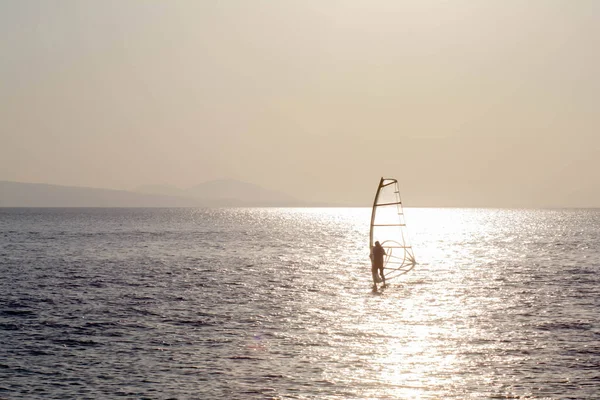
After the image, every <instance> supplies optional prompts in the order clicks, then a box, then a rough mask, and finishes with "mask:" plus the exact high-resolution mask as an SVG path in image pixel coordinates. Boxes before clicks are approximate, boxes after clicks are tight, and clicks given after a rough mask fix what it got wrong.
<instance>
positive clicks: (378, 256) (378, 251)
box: [371, 241, 386, 289]
mask: <svg viewBox="0 0 600 400" xmlns="http://www.w3.org/2000/svg"><path fill="white" fill-rule="evenodd" d="M372 254H373V257H372V260H371V274H372V275H373V287H374V289H377V284H378V283H379V282H383V286H385V275H384V274H383V258H384V257H385V254H386V253H385V249H384V248H383V247H382V246H381V243H379V241H376V242H375V246H373V253H372Z"/></svg>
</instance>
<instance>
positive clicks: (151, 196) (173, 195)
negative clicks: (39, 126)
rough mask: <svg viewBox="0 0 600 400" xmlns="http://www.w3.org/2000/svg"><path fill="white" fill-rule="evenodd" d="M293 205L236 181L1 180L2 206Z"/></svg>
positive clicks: (280, 195) (283, 196)
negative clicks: (114, 185) (134, 184)
mask: <svg viewBox="0 0 600 400" xmlns="http://www.w3.org/2000/svg"><path fill="white" fill-rule="evenodd" d="M269 206H273V207H294V206H310V204H307V203H304V202H301V201H298V200H296V199H294V198H292V197H291V196H288V195H286V194H283V193H279V192H275V191H271V190H267V189H264V188H261V187H260V186H257V185H253V184H250V183H246V182H240V181H235V180H220V181H211V182H206V183H203V184H200V185H197V186H194V187H193V188H190V189H178V188H175V187H170V186H158V185H157V186H144V187H141V188H138V189H137V190H136V191H127V190H112V189H99V188H85V187H75V186H60V185H48V184H40V183H22V182H8V181H0V207H269Z"/></svg>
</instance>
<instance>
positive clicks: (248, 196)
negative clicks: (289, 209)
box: [185, 179, 300, 205]
mask: <svg viewBox="0 0 600 400" xmlns="http://www.w3.org/2000/svg"><path fill="white" fill-rule="evenodd" d="M185 193H186V195H187V196H189V197H193V198H196V199H203V200H210V201H225V202H230V201H242V202H243V203H245V204H253V205H293V204H299V203H300V202H299V201H298V200H297V199H295V198H293V197H292V196H289V195H287V194H285V193H281V192H277V191H274V190H269V189H265V188H263V187H260V186H258V185H255V184H253V183H248V182H241V181H237V180H234V179H221V180H214V181H209V182H204V183H201V184H199V185H196V186H194V187H192V188H189V189H187V190H185Z"/></svg>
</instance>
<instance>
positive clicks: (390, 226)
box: [369, 178, 417, 280]
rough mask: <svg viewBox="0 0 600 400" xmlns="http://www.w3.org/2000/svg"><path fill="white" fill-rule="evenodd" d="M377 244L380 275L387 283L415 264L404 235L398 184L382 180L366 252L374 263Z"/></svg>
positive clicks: (390, 180) (389, 179) (393, 180)
mask: <svg viewBox="0 0 600 400" xmlns="http://www.w3.org/2000/svg"><path fill="white" fill-rule="evenodd" d="M376 241H379V243H380V244H381V246H382V247H383V248H384V249H385V253H386V255H385V258H384V264H383V265H384V269H383V273H384V276H385V279H386V280H389V279H392V278H395V277H397V276H400V275H403V274H405V273H407V272H409V271H410V270H412V269H413V268H414V266H415V264H416V263H417V262H416V261H415V256H414V254H413V249H412V246H411V245H410V243H409V241H408V236H407V233H406V222H405V219H404V210H403V209H402V200H401V199H400V189H399V187H398V181H397V180H396V179H391V178H381V180H380V181H379V186H378V187H377V193H376V194H375V200H374V201H373V211H372V213H371V231H370V234H369V249H370V253H371V259H373V246H374V245H375V242H376Z"/></svg>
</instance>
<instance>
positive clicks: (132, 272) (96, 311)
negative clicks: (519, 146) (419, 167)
mask: <svg viewBox="0 0 600 400" xmlns="http://www.w3.org/2000/svg"><path fill="white" fill-rule="evenodd" d="M405 212H406V221H407V228H408V235H409V237H410V241H411V243H412V246H413V249H414V254H415V257H416V259H417V262H418V264H417V265H416V267H415V268H414V269H413V270H412V271H410V272H409V273H407V274H405V275H403V276H401V277H399V278H396V279H394V280H392V281H390V282H389V285H388V287H387V288H386V289H385V290H384V291H382V292H376V293H374V292H373V291H372V290H371V285H372V282H371V272H370V260H369V249H368V236H369V222H370V209H368V208H222V209H194V208H164V209H160V208H139V209H136V208H123V209H115V208H64V209H61V208H47V209H31V208H1V209H0V399H113V398H126V399H507V398H508V399H593V398H596V399H598V398H600V274H599V272H600V209H456V208H439V209H437V208H407V209H405Z"/></svg>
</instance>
